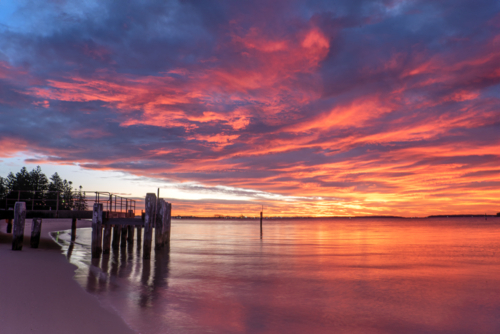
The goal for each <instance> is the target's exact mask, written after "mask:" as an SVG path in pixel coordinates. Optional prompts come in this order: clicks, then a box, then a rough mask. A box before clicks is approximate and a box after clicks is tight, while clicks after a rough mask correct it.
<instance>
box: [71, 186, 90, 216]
mask: <svg viewBox="0 0 500 334" xmlns="http://www.w3.org/2000/svg"><path fill="white" fill-rule="evenodd" d="M74 207H75V209H76V210H78V211H85V210H87V202H86V198H85V192H82V186H80V187H79V190H78V193H77V194H76V199H75V205H74Z"/></svg>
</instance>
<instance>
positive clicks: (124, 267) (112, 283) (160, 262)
mask: <svg viewBox="0 0 500 334" xmlns="http://www.w3.org/2000/svg"><path fill="white" fill-rule="evenodd" d="M122 232H123V230H122ZM89 233H90V229H80V230H77V232H76V233H75V231H71V230H67V231H60V232H54V233H53V238H54V239H55V241H56V242H58V243H59V244H60V245H61V246H62V248H63V252H64V253H65V254H66V257H67V259H68V260H69V261H70V262H71V263H73V264H75V265H76V266H77V270H76V273H75V279H76V280H77V281H78V282H79V283H80V284H82V286H84V287H85V289H86V290H87V291H88V292H90V293H96V294H102V295H105V294H107V293H109V292H112V291H116V290H118V289H119V290H120V293H122V294H123V293H125V294H128V298H130V299H132V300H136V301H137V305H138V306H139V307H141V308H144V307H151V304H152V302H153V301H154V299H155V298H157V297H158V296H157V294H156V291H157V290H158V289H166V288H168V283H167V282H168V271H169V259H170V257H169V249H168V248H165V249H160V250H155V251H154V252H153V254H152V256H151V259H150V260H145V261H143V259H142V256H141V251H142V247H141V246H142V245H141V240H142V236H141V235H140V234H138V235H137V236H136V237H138V239H132V240H128V241H127V239H125V238H123V234H122V235H121V241H122V243H121V245H120V247H118V248H117V249H112V250H111V252H110V253H109V254H104V255H102V257H100V258H92V257H91V256H90V247H89V244H88V242H89V240H90V239H89V238H90V237H89V235H88V234H89ZM72 240H74V241H72ZM124 240H125V242H123V241H124ZM134 246H136V247H134Z"/></svg>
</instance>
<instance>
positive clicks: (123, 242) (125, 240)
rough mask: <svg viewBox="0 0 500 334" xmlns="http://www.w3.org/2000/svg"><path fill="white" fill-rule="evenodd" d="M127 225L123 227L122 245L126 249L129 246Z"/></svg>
mask: <svg viewBox="0 0 500 334" xmlns="http://www.w3.org/2000/svg"><path fill="white" fill-rule="evenodd" d="M127 231H128V228H127V225H123V226H122V240H121V243H120V247H126V246H127Z"/></svg>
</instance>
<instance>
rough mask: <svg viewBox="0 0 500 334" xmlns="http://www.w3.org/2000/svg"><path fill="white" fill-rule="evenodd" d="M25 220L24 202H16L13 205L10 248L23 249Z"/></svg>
mask: <svg viewBox="0 0 500 334" xmlns="http://www.w3.org/2000/svg"><path fill="white" fill-rule="evenodd" d="M25 220H26V203H24V202H16V204H15V206H14V233H13V235H12V250H22V249H23V240H24V222H25Z"/></svg>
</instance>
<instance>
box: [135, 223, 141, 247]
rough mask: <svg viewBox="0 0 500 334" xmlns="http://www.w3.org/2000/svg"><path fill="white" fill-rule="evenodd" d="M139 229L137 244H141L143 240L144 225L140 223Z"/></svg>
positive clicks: (137, 228)
mask: <svg viewBox="0 0 500 334" xmlns="http://www.w3.org/2000/svg"><path fill="white" fill-rule="evenodd" d="M136 230H137V245H138V246H140V245H141V242H142V226H141V225H138V226H137V227H136Z"/></svg>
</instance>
